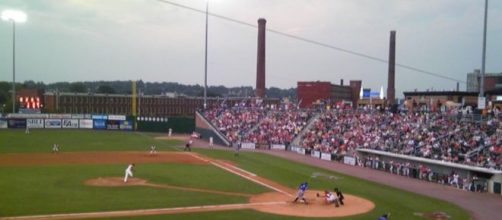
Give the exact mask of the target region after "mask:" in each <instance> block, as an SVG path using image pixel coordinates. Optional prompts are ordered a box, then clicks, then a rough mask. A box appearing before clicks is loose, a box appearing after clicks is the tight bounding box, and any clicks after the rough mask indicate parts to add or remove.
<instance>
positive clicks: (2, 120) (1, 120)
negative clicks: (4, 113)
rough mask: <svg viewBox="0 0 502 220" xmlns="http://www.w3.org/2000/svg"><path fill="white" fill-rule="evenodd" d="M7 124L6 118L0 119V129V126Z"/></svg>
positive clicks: (3, 126) (4, 126) (5, 126)
mask: <svg viewBox="0 0 502 220" xmlns="http://www.w3.org/2000/svg"><path fill="white" fill-rule="evenodd" d="M8 127H9V126H7V120H4V119H0V129H1V128H8Z"/></svg>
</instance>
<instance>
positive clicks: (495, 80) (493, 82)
mask: <svg viewBox="0 0 502 220" xmlns="http://www.w3.org/2000/svg"><path fill="white" fill-rule="evenodd" d="M480 81H481V72H480V71H479V70H474V71H473V72H472V73H468V74H467V91H468V92H479V87H480V85H479V84H480ZM484 87H485V89H484V90H485V92H486V91H491V90H496V89H501V88H502V73H485V84H484Z"/></svg>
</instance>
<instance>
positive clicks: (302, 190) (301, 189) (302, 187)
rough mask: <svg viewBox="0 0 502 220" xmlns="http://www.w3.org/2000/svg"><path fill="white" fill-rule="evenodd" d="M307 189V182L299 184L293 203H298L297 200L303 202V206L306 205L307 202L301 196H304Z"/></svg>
mask: <svg viewBox="0 0 502 220" xmlns="http://www.w3.org/2000/svg"><path fill="white" fill-rule="evenodd" d="M308 187H309V184H308V183H307V182H303V183H301V184H300V186H298V193H297V194H296V198H295V200H294V201H293V202H296V201H298V199H300V200H303V202H304V203H305V204H307V200H305V198H304V197H303V195H304V194H305V191H306V190H307V188H308Z"/></svg>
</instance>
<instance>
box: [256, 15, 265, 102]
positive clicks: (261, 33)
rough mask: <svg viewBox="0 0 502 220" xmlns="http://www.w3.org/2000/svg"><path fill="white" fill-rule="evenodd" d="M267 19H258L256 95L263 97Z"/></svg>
mask: <svg viewBox="0 0 502 220" xmlns="http://www.w3.org/2000/svg"><path fill="white" fill-rule="evenodd" d="M266 23H267V20H265V19H264V18H260V19H258V55H257V62H256V97H259V98H263V97H265V24H266Z"/></svg>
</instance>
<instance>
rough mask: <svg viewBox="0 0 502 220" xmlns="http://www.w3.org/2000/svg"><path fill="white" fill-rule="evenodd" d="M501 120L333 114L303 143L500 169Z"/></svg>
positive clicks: (329, 149) (323, 115)
mask: <svg viewBox="0 0 502 220" xmlns="http://www.w3.org/2000/svg"><path fill="white" fill-rule="evenodd" d="M500 125H501V124H500V120H499V118H497V117H493V118H491V119H489V120H488V121H486V122H477V121H466V120H458V118H456V117H453V116H452V115H447V114H441V113H425V114H420V113H410V114H395V113H391V112H386V111H385V112H384V111H373V112H369V111H327V112H323V113H320V116H319V118H318V119H317V120H316V121H314V123H313V125H312V126H311V127H310V128H309V129H308V130H307V131H306V132H305V134H304V135H303V136H302V145H303V146H304V147H307V148H309V149H311V150H319V151H321V152H326V153H335V154H345V153H351V152H353V150H355V149H356V148H359V147H361V148H368V149H373V150H381V151H386V152H392V153H397V154H404V155H409V156H416V157H423V158H429V159H435V160H441V161H448V162H454V163H464V164H468V165H473V166H480V167H487V168H496V169H500V164H501V162H502V161H501V156H500V154H501V153H502V145H501V144H502V143H501V140H502V138H501V135H500V134H501V132H500V130H497V129H499V127H500Z"/></svg>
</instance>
